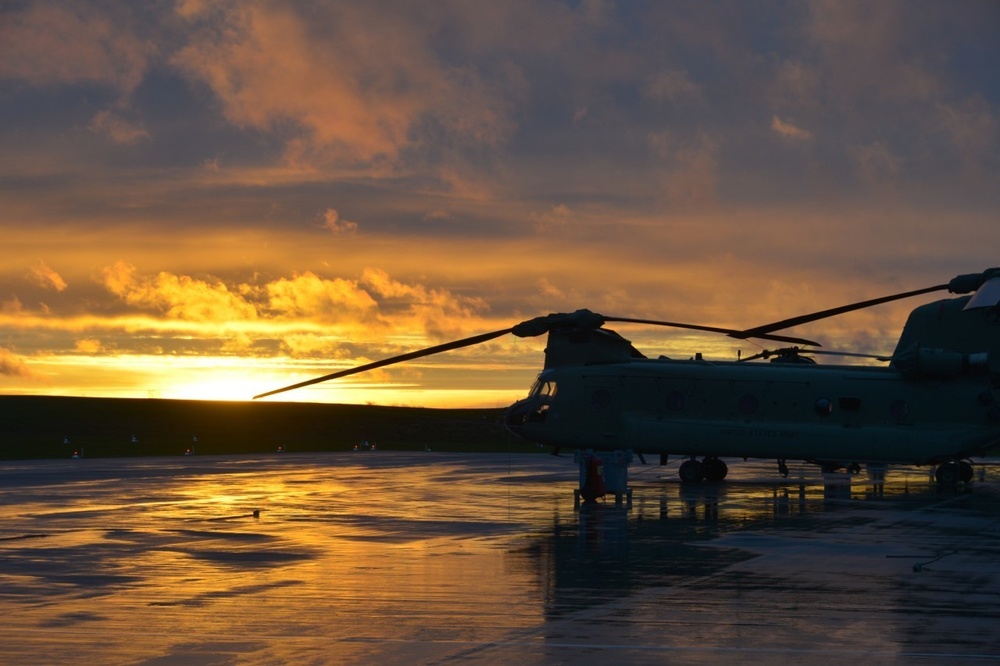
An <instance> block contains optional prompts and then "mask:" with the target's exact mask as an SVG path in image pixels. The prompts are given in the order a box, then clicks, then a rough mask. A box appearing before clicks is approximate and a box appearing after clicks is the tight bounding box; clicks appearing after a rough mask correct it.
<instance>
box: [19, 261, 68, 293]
mask: <svg viewBox="0 0 1000 666" xmlns="http://www.w3.org/2000/svg"><path fill="white" fill-rule="evenodd" d="M28 279H29V280H31V281H32V282H34V283H35V284H37V285H38V286H40V287H43V288H45V289H54V290H56V291H64V290H65V289H66V287H68V286H69V285H67V284H66V280H64V279H62V276H60V275H59V273H57V272H55V271H54V270H52V269H51V268H49V267H48V266H47V265H46V264H45V262H44V261H39V262H38V263H37V264H35V265H34V266H32V267H31V272H30V273H29V274H28Z"/></svg>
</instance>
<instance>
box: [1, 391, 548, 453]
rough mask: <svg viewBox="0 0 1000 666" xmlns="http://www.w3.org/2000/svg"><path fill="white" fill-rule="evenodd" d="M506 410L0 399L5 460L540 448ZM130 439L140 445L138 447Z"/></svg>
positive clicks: (34, 397)
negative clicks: (368, 448)
mask: <svg viewBox="0 0 1000 666" xmlns="http://www.w3.org/2000/svg"><path fill="white" fill-rule="evenodd" d="M502 416H503V410H502V409H427V408H416V407H380V406H372V405H327V404H315V403H294V402H212V401H198V400H157V399H125V398H63V397H47V396H0V458H2V459H30V458H68V457H70V456H72V455H73V453H74V452H75V451H82V453H83V456H84V457H87V458H91V457H109V456H171V455H183V454H184V453H185V451H186V450H187V449H189V448H191V447H192V446H193V448H194V453H195V454H203V455H207V454H229V453H265V452H274V451H276V450H277V449H278V447H279V446H281V447H285V449H286V450H287V451H290V452H295V451H350V450H352V449H353V448H354V445H355V444H360V443H361V442H362V441H367V442H369V443H375V444H376V445H377V446H378V448H380V449H388V450H422V449H424V448H426V447H429V448H430V449H432V450H435V451H521V452H529V451H539V450H540V449H539V448H538V447H537V446H535V445H533V444H529V443H527V442H524V441H523V440H519V439H517V438H515V437H512V436H511V435H509V434H508V433H507V431H506V430H505V429H504V427H503V424H502ZM133 437H134V441H133Z"/></svg>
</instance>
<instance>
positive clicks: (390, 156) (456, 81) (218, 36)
mask: <svg viewBox="0 0 1000 666" xmlns="http://www.w3.org/2000/svg"><path fill="white" fill-rule="evenodd" d="M212 8H213V9H212V10H211V11H207V10H206V11H203V12H199V11H197V9H198V8H197V7H195V6H194V5H192V4H188V5H185V6H184V7H183V10H184V12H183V14H184V16H185V17H186V18H188V19H189V20H191V21H192V27H193V28H194V31H193V33H192V35H193V36H192V38H191V41H190V42H189V43H188V45H187V46H185V47H184V48H183V49H181V50H180V51H179V52H178V53H176V55H175V56H174V57H173V63H174V64H175V65H176V67H177V68H178V69H179V70H180V71H181V72H183V73H184V74H185V75H186V76H188V77H190V78H191V79H193V80H195V81H199V82H201V83H203V84H205V85H206V86H207V87H208V88H209V89H210V90H211V92H212V93H213V94H214V95H215V96H216V97H217V98H218V99H219V101H220V102H221V104H222V110H223V113H224V114H225V117H226V118H227V119H228V120H229V121H231V122H232V123H235V124H236V125H238V126H240V127H245V128H252V129H255V130H260V131H265V132H269V133H273V134H275V135H278V136H281V137H283V139H284V141H285V147H286V150H285V159H286V160H288V161H289V162H290V163H293V164H299V165H324V164H333V163H340V164H344V165H350V164H360V165H368V166H369V167H387V166H388V167H392V166H393V165H394V164H395V163H397V162H398V161H399V160H400V159H401V158H402V153H403V152H404V151H406V150H407V149H409V148H411V147H413V146H416V145H417V144H419V143H420V142H421V141H422V135H425V134H426V135H427V136H428V137H429V138H433V139H434V140H435V141H438V142H441V141H447V140H448V138H449V137H452V138H460V139H462V140H464V141H471V142H472V143H474V144H479V145H484V146H488V145H494V144H496V143H498V142H500V141H502V140H503V139H504V138H505V137H506V135H507V134H508V132H509V131H510V128H511V126H512V125H511V122H510V119H509V117H508V113H507V109H508V107H509V101H508V100H509V98H510V96H509V94H506V88H507V85H508V83H509V81H507V80H505V79H504V77H500V78H499V79H493V80H491V81H489V82H487V81H486V80H485V79H484V78H483V77H482V76H481V75H480V73H479V72H478V71H477V70H476V69H475V68H474V67H472V66H469V65H453V64H448V63H445V62H444V61H442V60H441V59H439V58H438V57H437V56H436V55H435V53H434V51H433V49H432V48H431V46H432V44H433V38H432V35H431V34H428V33H427V31H428V30H429V29H431V27H430V26H428V24H427V21H426V20H423V19H421V16H420V15H419V13H418V14H414V13H413V12H411V11H408V10H407V9H406V6H405V5H402V6H400V5H393V8H392V11H382V9H383V8H382V7H381V6H379V5H378V4H377V3H376V4H373V5H369V4H368V3H361V4H358V3H345V4H331V5H323V6H319V7H314V8H313V9H312V10H311V11H312V13H313V14H316V15H310V16H306V15H305V14H303V15H300V14H297V13H296V11H295V8H296V6H295V5H275V4H268V3H263V2H239V3H235V2H234V3H222V4H216V5H212ZM421 11H422V10H421Z"/></svg>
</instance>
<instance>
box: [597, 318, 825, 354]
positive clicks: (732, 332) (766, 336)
mask: <svg viewBox="0 0 1000 666" xmlns="http://www.w3.org/2000/svg"><path fill="white" fill-rule="evenodd" d="M604 319H605V321H620V322H625V323H629V324H648V325H651V326H670V327H672V328H686V329H690V330H692V331H707V332H709V333H723V334H725V335H728V336H729V337H731V338H737V339H740V340H745V339H747V338H761V339H763V340H773V341H775V342H789V343H792V344H797V345H812V346H813V347H821V346H822V345H820V343H818V342H815V341H813V340H807V339H805V338H796V337H792V336H788V335H772V334H770V333H768V332H762V333H759V334H758V333H754V332H749V331H739V330H736V329H735V328H720V327H717V326H702V325H700V324H681V323H678V322H674V321H656V320H653V319H632V318H630V317H607V316H606V317H604ZM775 330H777V329H775Z"/></svg>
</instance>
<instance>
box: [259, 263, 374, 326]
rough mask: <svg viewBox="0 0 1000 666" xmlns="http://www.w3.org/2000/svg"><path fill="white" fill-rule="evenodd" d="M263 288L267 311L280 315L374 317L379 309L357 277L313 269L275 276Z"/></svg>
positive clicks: (327, 317)
mask: <svg viewBox="0 0 1000 666" xmlns="http://www.w3.org/2000/svg"><path fill="white" fill-rule="evenodd" d="M264 291H265V292H266V294H267V306H266V307H267V311H268V312H270V313H272V314H274V315H276V316H280V317H299V318H302V317H306V318H315V319H318V320H320V321H337V320H339V319H344V318H347V319H357V318H364V319H366V320H372V319H373V318H374V315H375V314H376V313H377V311H378V303H376V301H375V299H373V298H372V297H371V295H369V294H368V292H367V291H365V290H364V289H362V288H360V287H359V286H358V283H357V282H356V281H352V280H345V279H343V278H334V279H332V280H331V279H324V278H321V277H319V276H318V275H316V274H315V273H312V272H310V271H306V272H304V273H302V274H299V275H295V276H294V277H292V278H281V279H278V280H275V281H273V282H271V283H269V284H267V285H266V287H265V288H264Z"/></svg>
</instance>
